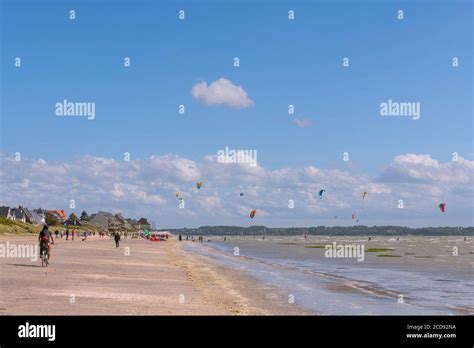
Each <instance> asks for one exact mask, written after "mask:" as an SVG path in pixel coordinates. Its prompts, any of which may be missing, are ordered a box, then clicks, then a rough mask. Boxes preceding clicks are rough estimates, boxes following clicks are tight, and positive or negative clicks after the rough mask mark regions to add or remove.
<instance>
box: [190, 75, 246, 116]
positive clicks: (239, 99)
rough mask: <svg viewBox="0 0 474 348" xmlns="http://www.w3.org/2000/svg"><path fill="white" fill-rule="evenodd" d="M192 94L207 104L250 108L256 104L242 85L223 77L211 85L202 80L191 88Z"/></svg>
mask: <svg viewBox="0 0 474 348" xmlns="http://www.w3.org/2000/svg"><path fill="white" fill-rule="evenodd" d="M191 94H192V96H193V97H194V98H195V99H197V100H199V101H201V102H203V103H204V104H207V105H227V106H230V107H233V108H238V109H242V108H248V107H250V106H252V105H254V102H253V101H252V100H251V99H250V98H249V96H248V95H247V92H245V90H244V89H243V88H242V86H236V85H235V84H234V83H232V81H230V80H227V79H225V78H223V77H221V78H220V79H218V80H216V81H214V82H212V83H211V84H210V85H208V84H207V82H205V81H201V82H199V83H197V84H195V85H194V86H193V88H192V89H191Z"/></svg>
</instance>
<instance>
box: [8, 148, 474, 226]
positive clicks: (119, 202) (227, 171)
mask: <svg viewBox="0 0 474 348" xmlns="http://www.w3.org/2000/svg"><path fill="white" fill-rule="evenodd" d="M0 159H1V160H2V164H3V166H2V168H1V175H0V197H1V201H0V205H2V204H6V205H11V206H13V205H19V204H21V205H25V206H27V207H31V208H36V207H43V208H46V209H49V208H51V209H53V208H54V209H60V208H64V209H66V210H68V209H67V207H68V202H69V200H70V199H75V201H76V206H77V210H78V211H77V213H80V212H81V211H82V209H85V210H87V211H88V212H89V213H92V212H95V211H97V210H108V211H111V212H122V213H124V215H126V216H130V217H140V216H147V217H149V218H150V219H151V220H152V221H156V222H157V223H158V225H159V226H160V227H173V226H187V227H190V226H199V225H213V224H216V225H217V224H237V225H246V224H262V225H263V224H265V225H268V226H272V225H273V226H282V225H284V226H291V225H292V226H301V225H318V224H319V225H323V224H335V223H337V224H342V225H344V224H352V220H351V218H350V217H351V215H352V214H353V213H355V214H356V215H357V216H359V217H360V219H361V223H366V224H377V225H381V224H403V225H410V222H411V221H412V220H413V219H415V218H416V219H419V220H417V221H419V222H417V223H418V224H422V225H425V226H426V225H428V226H429V225H436V224H444V225H448V224H454V225H456V224H472V210H473V208H474V206H473V205H474V203H473V198H474V170H473V169H474V161H469V160H466V159H464V158H460V159H459V161H456V162H455V161H449V162H446V163H440V162H439V161H437V160H435V159H433V158H431V156H429V155H416V154H407V155H400V156H396V157H395V158H394V159H393V160H392V162H391V163H389V164H388V166H387V167H386V168H385V169H384V170H383V171H382V173H381V175H380V177H378V178H376V179H373V178H371V177H370V176H368V175H366V174H360V173H352V172H351V171H344V170H337V169H321V168H316V167H313V166H307V167H302V168H279V169H274V170H269V169H265V168H264V167H262V166H260V165H257V166H255V167H251V166H249V165H247V164H239V163H232V164H226V163H219V162H218V161H217V159H216V156H212V155H209V156H205V157H204V158H203V159H201V160H199V161H193V160H190V159H186V158H182V157H179V156H176V155H163V156H151V157H149V158H147V159H137V160H132V161H130V162H125V161H117V160H114V159H107V158H100V157H93V156H84V157H79V158H76V159H75V160H73V161H71V162H69V163H50V162H46V161H44V160H28V159H23V160H22V161H19V162H17V161H14V160H12V159H11V158H8V157H5V156H2V155H0ZM198 180H200V181H203V187H202V188H201V189H200V190H199V191H198V190H197V189H196V181H198ZM320 189H325V190H326V192H325V193H324V196H323V199H319V197H318V194H317V192H318V191H319V190H320ZM176 191H180V193H181V196H182V197H183V198H184V199H185V209H180V208H179V207H178V201H177V199H176V197H175V193H176ZM363 191H368V192H369V195H368V197H367V198H366V199H365V200H362V199H361V193H362V192H363ZM240 193H244V195H243V196H240ZM399 199H403V200H404V206H405V207H404V209H398V208H397V202H398V200H399ZM289 200H293V201H294V203H295V207H294V209H289V207H288V203H289V202H288V201H289ZM441 201H443V202H446V203H447V206H448V213H447V214H444V215H442V216H439V211H438V210H437V204H439V202H441ZM254 208H255V209H257V210H258V213H257V218H256V219H254V220H250V219H249V218H248V213H249V212H250V210H251V209H254ZM68 212H69V211H68ZM450 214H451V215H450ZM335 215H337V216H338V219H337V221H334V216H335ZM331 219H332V220H331ZM420 219H421V220H420ZM448 219H451V220H448Z"/></svg>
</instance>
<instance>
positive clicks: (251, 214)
mask: <svg viewBox="0 0 474 348" xmlns="http://www.w3.org/2000/svg"><path fill="white" fill-rule="evenodd" d="M255 214H257V210H256V209H252V211H251V212H250V218H251V219H253V218H254V217H255Z"/></svg>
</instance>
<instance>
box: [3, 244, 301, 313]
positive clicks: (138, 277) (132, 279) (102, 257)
mask: <svg viewBox="0 0 474 348" xmlns="http://www.w3.org/2000/svg"><path fill="white" fill-rule="evenodd" d="M7 242H9V243H11V244H12V243H14V244H29V245H36V244H37V242H36V238H35V237H19V236H0V244H5V243H7ZM183 244H184V242H183V243H179V242H177V241H175V240H169V241H166V242H149V241H146V240H143V239H131V238H126V239H125V240H124V241H123V242H122V243H121V245H120V247H119V248H115V243H114V241H113V240H112V239H110V238H109V237H106V238H99V237H89V239H88V240H87V241H85V242H82V241H81V239H80V238H77V237H76V240H75V241H66V240H65V239H62V240H61V239H60V240H59V241H57V242H56V244H55V245H53V251H52V258H51V264H50V266H49V267H47V268H43V267H41V260H40V259H38V260H37V261H35V262H33V261H31V260H30V259H29V258H3V257H2V258H0V276H1V279H2V281H1V282H0V315H239V314H240V315H246V314H249V315H277V314H286V315H289V314H309V312H307V311H304V310H303V309H301V308H299V307H297V306H296V305H294V304H290V303H288V299H287V297H286V295H285V294H283V293H280V292H279V291H278V290H277V289H276V288H272V287H270V286H267V285H264V284H262V283H260V282H257V281H255V280H254V279H252V278H250V277H248V276H247V275H245V274H244V273H243V272H241V271H238V270H234V269H228V268H224V267H222V266H219V265H217V264H216V263H215V261H213V260H212V259H210V258H207V257H204V256H199V255H191V254H190V253H188V252H186V251H184V250H183V248H182V245H183ZM127 248H129V249H127ZM127 251H129V255H126V253H127Z"/></svg>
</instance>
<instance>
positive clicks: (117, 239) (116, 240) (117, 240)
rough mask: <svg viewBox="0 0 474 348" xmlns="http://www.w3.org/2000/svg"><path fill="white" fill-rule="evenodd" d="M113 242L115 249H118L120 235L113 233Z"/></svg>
mask: <svg viewBox="0 0 474 348" xmlns="http://www.w3.org/2000/svg"><path fill="white" fill-rule="evenodd" d="M114 240H115V247H116V248H118V247H119V246H120V234H118V233H115V237H114Z"/></svg>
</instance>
